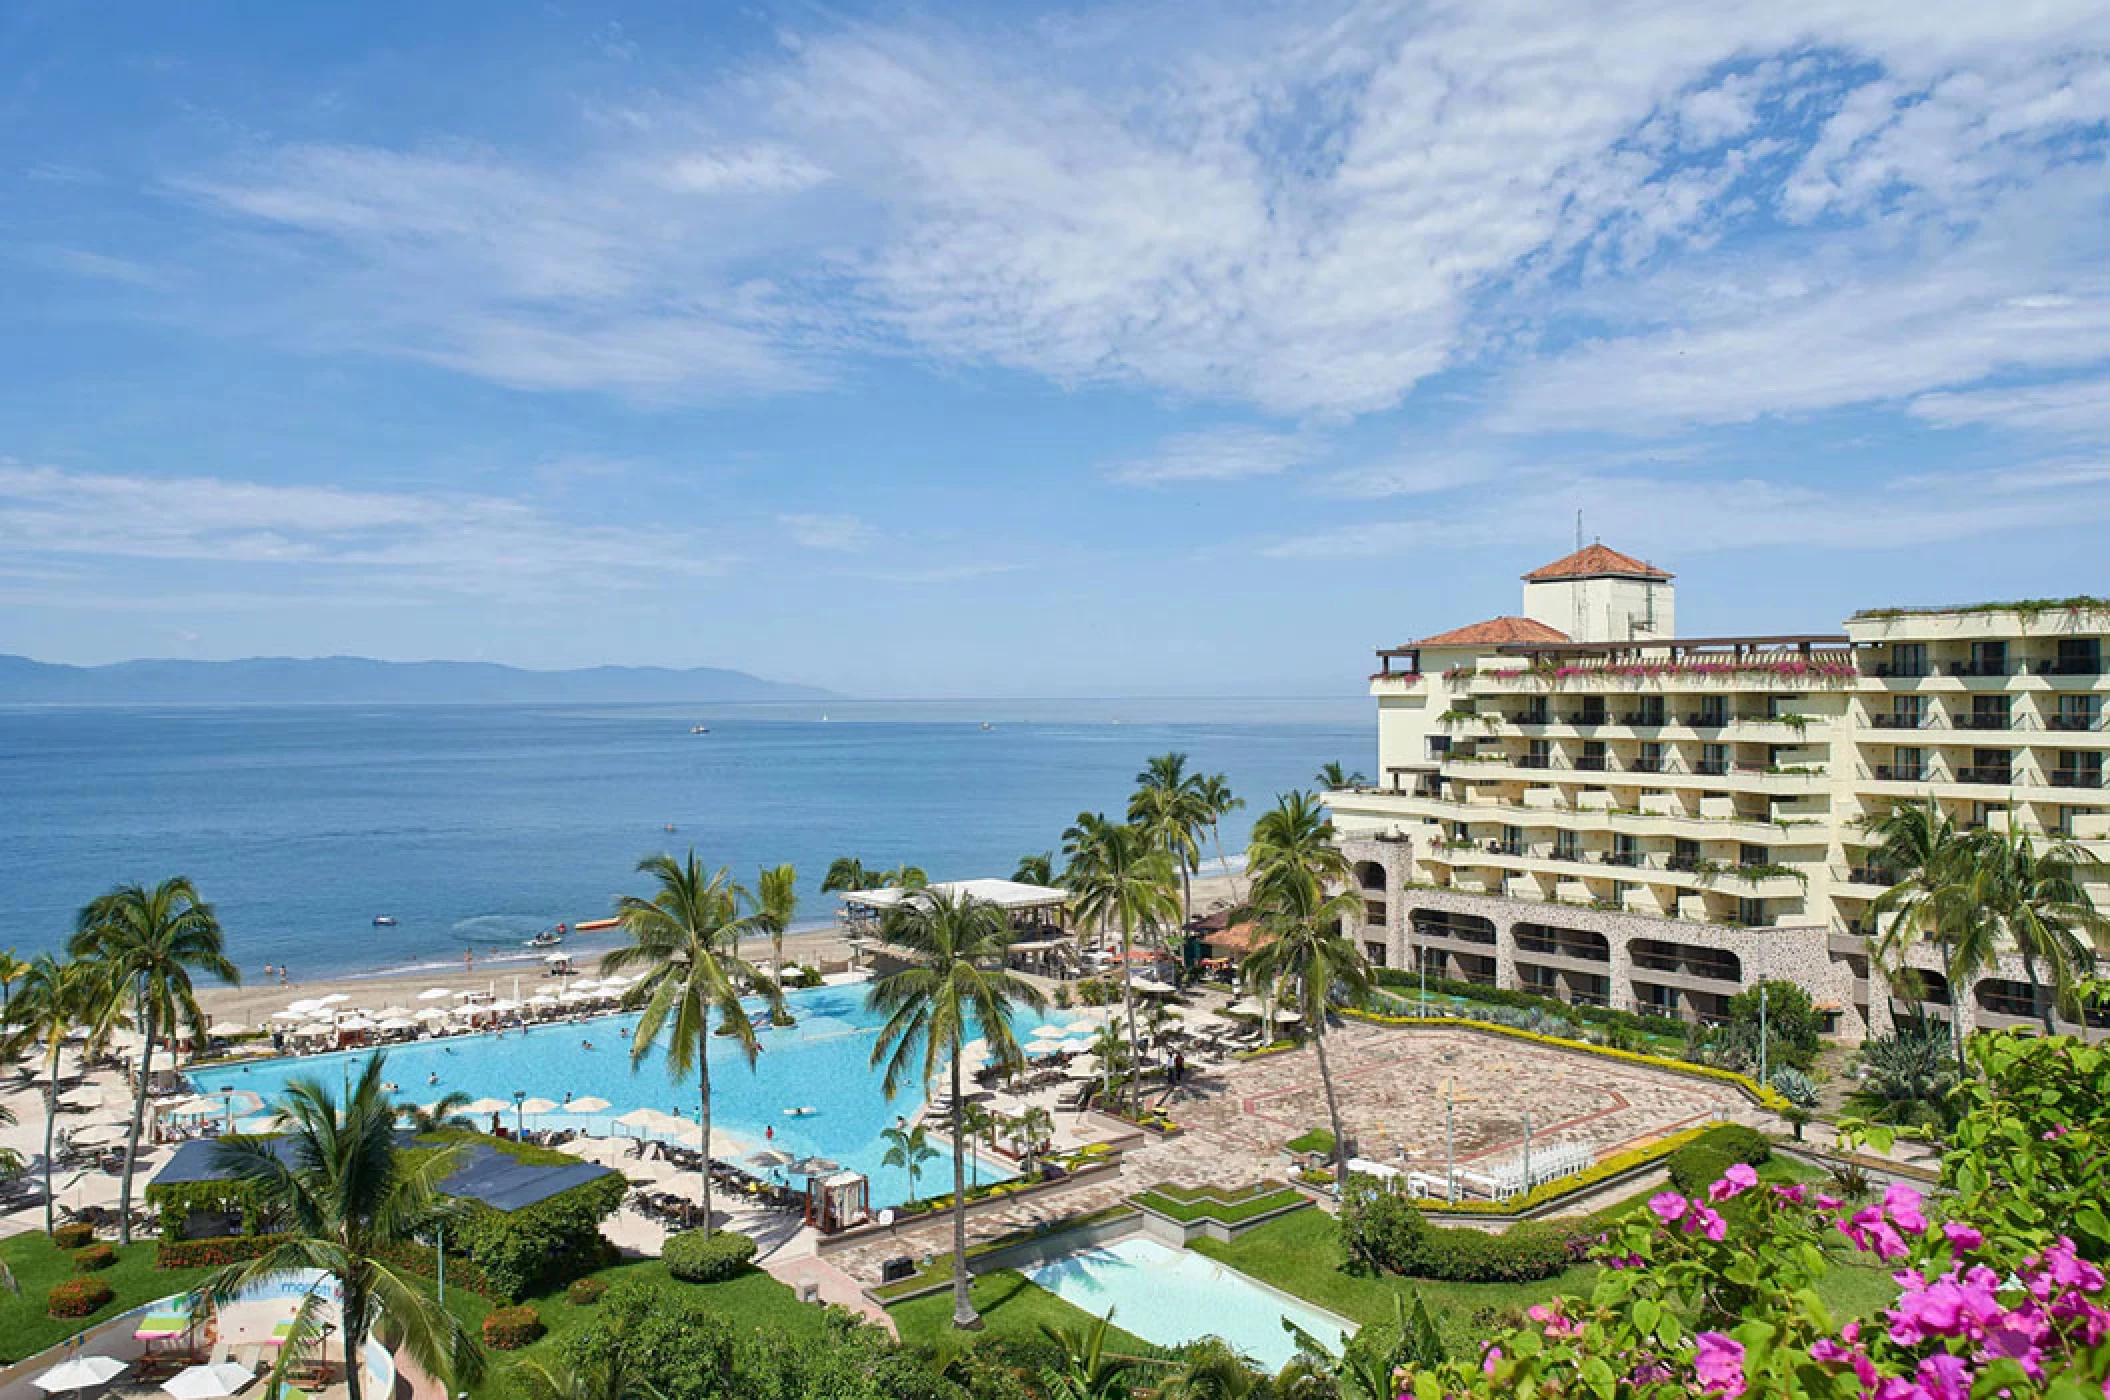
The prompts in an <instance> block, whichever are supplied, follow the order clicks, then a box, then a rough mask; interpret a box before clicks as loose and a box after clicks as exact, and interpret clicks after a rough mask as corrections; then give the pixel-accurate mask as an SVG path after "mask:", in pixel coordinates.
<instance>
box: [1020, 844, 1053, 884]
mask: <svg viewBox="0 0 2110 1400" xmlns="http://www.w3.org/2000/svg"><path fill="white" fill-rule="evenodd" d="M1011 878H1012V879H1014V880H1016V881H1018V883H1020V884H1021V885H1053V884H1054V883H1055V853H1054V852H1053V851H1034V852H1033V853H1032V854H1030V855H1023V856H1020V857H1019V858H1018V868H1017V869H1016V870H1013V871H1012V872H1011Z"/></svg>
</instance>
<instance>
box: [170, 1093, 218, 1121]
mask: <svg viewBox="0 0 2110 1400" xmlns="http://www.w3.org/2000/svg"><path fill="white" fill-rule="evenodd" d="M226 1110H227V1105H226V1104H225V1103H223V1102H221V1101H220V1100H219V1099H213V1098H207V1097H206V1096H205V1095H203V1094H197V1095H194V1096H193V1097H191V1098H187V1099H177V1100H176V1101H175V1102H174V1103H165V1104H161V1105H159V1106H158V1107H157V1108H156V1109H155V1111H156V1112H157V1113H160V1114H161V1115H162V1116H164V1117H167V1118H210V1117H211V1116H212V1115H213V1114H215V1113H224V1112H226Z"/></svg>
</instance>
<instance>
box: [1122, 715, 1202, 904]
mask: <svg viewBox="0 0 2110 1400" xmlns="http://www.w3.org/2000/svg"><path fill="white" fill-rule="evenodd" d="M1128 820H1129V821H1130V822H1132V823H1134V824H1135V825H1137V826H1140V827H1142V828H1143V830H1144V831H1145V832H1147V833H1149V835H1150V839H1151V840H1152V841H1153V842H1155V843H1156V844H1157V845H1159V846H1161V847H1163V848H1164V851H1165V854H1166V855H1167V856H1169V857H1171V859H1172V862H1173V864H1174V865H1175V866H1177V867H1178V869H1179V872H1180V923H1181V925H1182V926H1184V925H1185V924H1186V922H1187V916H1188V914H1189V913H1190V912H1191V911H1190V906H1191V905H1192V903H1193V897H1194V884H1193V880H1192V876H1193V873H1194V869H1195V867H1196V866H1198V865H1200V864H1201V840H1200V836H1201V830H1202V828H1203V827H1205V826H1207V825H1208V824H1209V804H1208V802H1207V800H1206V799H1205V798H1204V797H1203V796H1202V780H1201V778H1200V776H1199V775H1197V774H1194V773H1189V772H1188V771H1187V755H1185V754H1183V753H1161V754H1159V755H1157V756H1156V757H1155V758H1152V759H1149V760H1147V761H1146V762H1145V764H1144V766H1143V771H1142V772H1140V773H1138V774H1136V790H1135V793H1134V795H1132V796H1131V797H1130V798H1129V799H1128Z"/></svg>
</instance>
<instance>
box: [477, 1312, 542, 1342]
mask: <svg viewBox="0 0 2110 1400" xmlns="http://www.w3.org/2000/svg"><path fill="white" fill-rule="evenodd" d="M483 1330H484V1345H485V1346H487V1347H489V1348H491V1350H493V1351H518V1350H520V1349H521V1348H522V1347H524V1346H526V1345H528V1344H529V1343H530V1342H533V1341H535V1340H537V1339H538V1338H540V1337H541V1336H542V1334H543V1333H544V1332H546V1331H548V1330H549V1329H548V1328H546V1327H544V1326H543V1325H542V1315H541V1314H540V1313H538V1312H536V1311H535V1310H534V1309H533V1308H531V1307H529V1306H527V1304H525V1303H521V1304H518V1305H516V1306H513V1307H509V1308H493V1309H491V1311H490V1312H488V1313H486V1314H484V1329H483Z"/></svg>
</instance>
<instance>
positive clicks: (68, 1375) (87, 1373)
mask: <svg viewBox="0 0 2110 1400" xmlns="http://www.w3.org/2000/svg"><path fill="white" fill-rule="evenodd" d="M127 1364H128V1363H126V1362H123V1361H119V1360H118V1359H117V1358H116V1357H114V1356H76V1357H74V1358H73V1360H71V1361H61V1362H60V1363H59V1364H58V1365H56V1366H54V1367H52V1368H51V1369H50V1370H49V1371H46V1372H45V1373H44V1374H43V1375H41V1376H38V1377H37V1380H36V1386H37V1389H39V1390H86V1389H87V1388H88V1387H89V1386H91V1385H108V1384H109V1383H110V1382H111V1381H113V1380H115V1379H117V1377H119V1376H121V1375H123V1374H124V1373H125V1367H126V1365H127Z"/></svg>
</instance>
